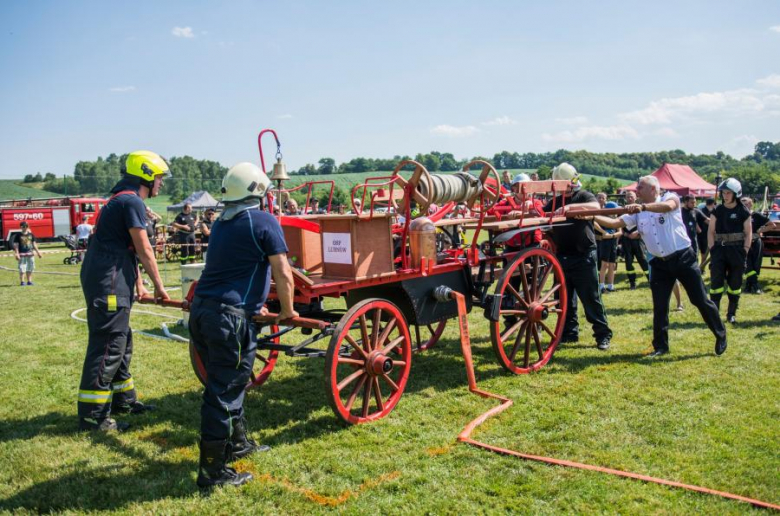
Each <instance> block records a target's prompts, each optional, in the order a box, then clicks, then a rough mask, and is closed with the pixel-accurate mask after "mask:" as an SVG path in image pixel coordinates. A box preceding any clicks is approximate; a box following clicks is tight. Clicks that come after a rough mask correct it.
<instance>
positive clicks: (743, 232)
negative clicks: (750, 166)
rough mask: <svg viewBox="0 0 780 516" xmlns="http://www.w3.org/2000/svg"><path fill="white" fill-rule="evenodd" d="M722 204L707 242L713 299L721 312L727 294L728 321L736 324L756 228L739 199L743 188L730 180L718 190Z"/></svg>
mask: <svg viewBox="0 0 780 516" xmlns="http://www.w3.org/2000/svg"><path fill="white" fill-rule="evenodd" d="M718 191H719V192H720V195H721V199H722V200H723V202H722V203H721V204H719V205H718V207H717V208H715V211H713V212H712V215H710V225H709V233H708V235H707V242H708V245H709V247H710V298H711V299H712V300H713V301H714V302H715V305H717V307H718V309H720V299H721V297H723V292H724V291H725V292H726V294H727V295H728V298H729V306H728V309H727V311H726V320H727V321H728V322H730V323H732V324H733V323H735V322H737V317H736V316H737V308H738V306H739V296H740V294H741V293H742V274H743V273H744V272H745V261H746V260H747V253H748V250H750V244H751V241H752V235H753V228H752V226H751V218H750V211H748V209H747V208H745V205H743V204H742V203H741V202H739V197H740V196H741V195H742V185H741V184H739V181H737V180H736V179H734V178H733V177H730V178H728V179H726V180H725V181H723V182H722V183H721V184H720V185H719V186H718Z"/></svg>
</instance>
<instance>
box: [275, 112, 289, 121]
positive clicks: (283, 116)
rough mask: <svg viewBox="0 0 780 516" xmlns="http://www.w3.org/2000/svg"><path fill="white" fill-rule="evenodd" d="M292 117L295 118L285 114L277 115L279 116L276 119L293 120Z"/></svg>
mask: <svg viewBox="0 0 780 516" xmlns="http://www.w3.org/2000/svg"><path fill="white" fill-rule="evenodd" d="M292 117H293V116H292V115H291V114H289V113H285V114H283V115H277V116H276V118H277V119H278V120H289V119H291V118H292Z"/></svg>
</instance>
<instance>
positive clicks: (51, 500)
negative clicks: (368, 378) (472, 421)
mask: <svg viewBox="0 0 780 516" xmlns="http://www.w3.org/2000/svg"><path fill="white" fill-rule="evenodd" d="M478 340H484V339H478ZM473 356H474V362H475V365H476V367H477V369H478V370H479V376H480V380H483V379H487V378H490V377H494V376H498V375H507V376H512V375H509V374H507V373H503V371H502V370H501V368H500V366H499V365H498V364H497V363H496V360H495V358H494V356H493V352H492V349H491V348H490V347H489V346H484V345H475V346H474V347H473ZM280 359H287V360H292V359H290V358H288V357H280ZM324 369H325V361H324V360H323V359H316V358H315V359H310V360H303V359H299V360H297V361H296V364H295V365H294V371H293V374H291V375H288V376H285V377H284V378H276V379H275V378H274V377H273V375H272V376H271V377H270V379H269V380H268V382H266V383H265V384H264V385H263V386H262V387H260V388H259V389H255V390H253V391H250V392H249V393H248V394H247V396H246V399H245V402H244V407H245V408H246V416H247V419H248V423H249V428H250V431H251V432H252V433H253V434H256V433H261V432H262V433H263V435H264V436H265V438H264V439H263V443H264V444H269V445H271V447H272V450H273V447H275V446H280V445H282V444H295V443H300V442H301V441H305V440H307V439H315V438H317V437H320V436H322V435H323V434H333V433H334V432H340V431H344V430H345V429H346V428H347V427H346V426H345V425H343V424H341V423H340V422H339V420H337V418H336V416H335V415H333V414H331V413H330V411H329V410H328V411H327V414H325V415H317V416H315V417H311V415H312V413H313V412H316V411H318V410H320V409H322V408H323V407H327V404H328V402H327V396H326V393H325V388H326V383H325V378H324V377H325V371H324ZM429 387H434V388H435V390H436V391H445V390H449V389H465V388H466V372H465V368H464V363H463V358H462V355H461V351H460V345H459V340H458V339H442V340H441V341H440V342H439V343H437V345H436V347H435V348H434V349H432V350H429V351H427V352H425V353H422V354H417V355H414V358H413V360H412V372H411V375H410V378H409V381H408V383H407V386H406V390H405V392H404V396H410V395H411V396H413V395H414V393H416V392H419V391H422V390H425V389H428V388H429ZM201 394H202V393H201V391H200V390H199V389H198V390H193V391H190V392H184V393H178V394H170V395H167V396H162V397H158V398H150V397H147V398H144V402H146V403H150V404H155V405H157V410H155V411H153V412H149V413H145V414H143V415H140V416H118V419H121V420H124V421H128V422H130V423H131V424H132V427H131V428H130V430H129V431H128V432H127V433H125V434H121V435H120V434H114V433H110V434H85V435H87V436H88V437H87V438H88V439H90V441H91V442H92V444H93V446H94V454H95V455H100V454H104V453H105V449H109V450H111V451H112V452H114V453H116V454H118V455H120V456H122V457H123V459H120V460H114V461H113V462H114V464H113V465H109V466H105V465H101V466H95V465H93V464H91V463H90V462H88V461H85V462H83V463H81V462H77V463H71V464H69V465H66V466H64V467H61V470H58V473H59V472H60V471H62V472H61V474H58V475H57V476H56V478H52V479H50V480H46V481H43V482H39V483H36V484H35V485H33V486H30V487H27V488H25V489H23V490H21V491H19V492H18V493H15V494H14V495H13V496H11V497H8V498H5V499H3V500H0V510H8V511H12V512H13V511H18V510H20V509H23V510H31V511H36V512H50V511H67V510H72V511H73V510H75V511H103V510H123V509H126V508H127V507H128V506H130V505H132V504H136V503H143V502H150V501H155V500H162V499H170V498H183V497H190V496H192V495H193V494H195V493H197V488H196V486H195V482H194V476H195V471H196V469H197V458H198V455H197V454H198V452H197V448H196V447H195V445H196V443H197V441H198V435H199V428H200V405H201ZM431 402H435V401H434V400H433V399H432V400H431ZM389 417H393V416H392V414H391V415H390V416H389ZM161 424H167V426H168V427H169V428H167V429H165V430H156V429H155V426H157V425H161ZM76 427H77V417H76V407H75V400H74V407H73V412H71V413H62V412H51V413H48V414H44V415H41V416H37V417H33V418H29V419H16V420H4V421H0V442H9V441H16V440H18V441H27V440H30V439H35V438H36V437H39V436H49V437H68V436H71V437H77V436H78V435H79V432H78V431H77V430H76ZM170 427H172V428H170ZM139 442H144V443H152V444H154V445H155V446H157V450H155V451H154V452H149V451H148V447H139V446H137V443H139ZM49 452H50V453H57V450H56V447H55V448H53V449H51V450H49ZM271 453H273V451H272V452H271ZM182 459H184V460H182ZM106 460H111V459H106ZM103 464H105V462H103Z"/></svg>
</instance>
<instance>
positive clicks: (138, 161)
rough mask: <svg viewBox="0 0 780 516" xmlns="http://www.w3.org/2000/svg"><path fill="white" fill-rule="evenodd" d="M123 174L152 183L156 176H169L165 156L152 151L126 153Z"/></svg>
mask: <svg viewBox="0 0 780 516" xmlns="http://www.w3.org/2000/svg"><path fill="white" fill-rule="evenodd" d="M122 172H123V173H124V174H125V175H128V176H131V177H137V178H139V179H141V182H142V183H153V182H154V178H155V177H157V176H165V177H171V172H170V168H169V167H168V162H167V161H165V158H163V157H162V156H160V155H159V154H157V153H155V152H152V151H145V150H141V151H135V152H131V153H130V154H128V155H127V159H126V160H125V167H124V168H123V169H122Z"/></svg>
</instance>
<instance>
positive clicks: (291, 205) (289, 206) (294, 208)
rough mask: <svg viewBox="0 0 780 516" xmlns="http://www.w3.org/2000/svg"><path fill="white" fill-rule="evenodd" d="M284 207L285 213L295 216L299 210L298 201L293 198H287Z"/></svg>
mask: <svg viewBox="0 0 780 516" xmlns="http://www.w3.org/2000/svg"><path fill="white" fill-rule="evenodd" d="M285 208H286V209H285V211H284V214H285V215H289V216H295V215H298V214H299V213H300V210H299V209H298V202H297V201H296V200H295V199H289V200H288V201H287V202H286V203H285Z"/></svg>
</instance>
